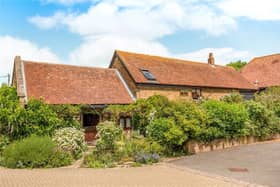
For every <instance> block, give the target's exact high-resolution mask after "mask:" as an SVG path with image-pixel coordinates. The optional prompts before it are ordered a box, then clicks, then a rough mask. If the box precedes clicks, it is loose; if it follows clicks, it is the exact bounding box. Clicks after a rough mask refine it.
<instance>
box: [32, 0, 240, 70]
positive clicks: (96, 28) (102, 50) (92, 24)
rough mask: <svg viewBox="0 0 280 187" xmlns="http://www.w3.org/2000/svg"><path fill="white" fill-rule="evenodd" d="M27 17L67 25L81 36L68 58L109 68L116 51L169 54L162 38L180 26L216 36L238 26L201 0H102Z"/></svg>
mask: <svg viewBox="0 0 280 187" xmlns="http://www.w3.org/2000/svg"><path fill="white" fill-rule="evenodd" d="M29 21H30V22H31V23H33V24H34V25H36V26H37V27H39V28H41V29H51V28H55V27H57V26H61V25H64V26H66V27H68V29H69V30H70V31H71V32H73V33H77V34H79V35H80V36H81V37H82V38H83V43H82V44H81V45H80V46H78V47H77V48H76V49H75V50H74V51H72V52H71V54H70V55H69V61H70V62H71V63H75V64H76V63H79V64H84V65H95V66H105V67H106V66H108V65H109V63H110V59H111V57H112V54H113V51H114V50H115V49H122V50H128V51H135V52H142V53H152V54H156V55H165V56H171V55H172V54H170V52H168V49H167V48H166V47H165V46H164V45H163V44H161V43H160V42H159V41H158V39H159V38H162V37H164V36H167V35H171V34H174V33H175V32H177V31H179V30H201V31H204V32H205V33H206V34H209V35H215V36H218V35H221V34H224V33H227V32H228V31H229V30H232V29H235V28H236V22H235V20H234V19H232V18H231V17H229V16H226V15H225V14H218V13H217V12H216V11H214V10H213V9H212V8H211V7H208V6H205V5H203V4H201V3H199V2H198V1H197V0H189V1H185V0H173V1H170V0H141V1H139V0H129V1H128V0H103V1H101V2H99V3H97V4H93V5H92V6H90V7H89V9H88V10H87V11H86V12H84V13H71V12H70V13H69V12H68V13H63V12H57V13H55V14H53V15H51V16H47V17H43V16H38V15H37V16H34V17H32V18H30V19H29Z"/></svg>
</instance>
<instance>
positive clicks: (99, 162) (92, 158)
mask: <svg viewBox="0 0 280 187" xmlns="http://www.w3.org/2000/svg"><path fill="white" fill-rule="evenodd" d="M116 162H117V161H116V160H115V159H114V157H113V156H112V154H109V153H103V154H101V155H100V154H92V155H87V156H86V157H85V159H84V165H85V166H86V167H89V168H113V167H115V166H116Z"/></svg>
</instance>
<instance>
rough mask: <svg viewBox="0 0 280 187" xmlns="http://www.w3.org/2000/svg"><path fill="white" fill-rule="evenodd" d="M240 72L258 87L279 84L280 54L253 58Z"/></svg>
mask: <svg viewBox="0 0 280 187" xmlns="http://www.w3.org/2000/svg"><path fill="white" fill-rule="evenodd" d="M241 74H242V75H243V76H244V77H245V78H247V79H248V80H249V81H250V82H251V83H253V84H256V86H258V87H259V88H264V87H269V86H277V85H278V86H279V85H280V54H274V55H268V56H263V57H257V58H254V59H253V60H252V61H250V62H249V63H248V64H247V65H246V66H245V67H244V68H242V70H241Z"/></svg>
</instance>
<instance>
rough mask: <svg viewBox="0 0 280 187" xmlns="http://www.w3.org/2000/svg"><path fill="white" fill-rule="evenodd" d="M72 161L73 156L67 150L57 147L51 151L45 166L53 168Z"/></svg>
mask: <svg viewBox="0 0 280 187" xmlns="http://www.w3.org/2000/svg"><path fill="white" fill-rule="evenodd" d="M72 161H73V157H72V155H71V154H70V153H69V152H65V151H62V150H59V149H57V150H56V151H54V152H53V154H52V156H51V157H50V158H49V161H48V165H47V167H51V168H55V167H61V166H67V165H70V164H71V163H72Z"/></svg>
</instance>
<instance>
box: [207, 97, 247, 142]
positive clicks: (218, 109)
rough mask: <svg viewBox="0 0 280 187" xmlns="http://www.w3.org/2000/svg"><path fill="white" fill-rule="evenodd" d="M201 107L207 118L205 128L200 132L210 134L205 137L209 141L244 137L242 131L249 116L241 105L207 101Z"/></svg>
mask: <svg viewBox="0 0 280 187" xmlns="http://www.w3.org/2000/svg"><path fill="white" fill-rule="evenodd" d="M202 107H203V108H204V109H205V110H206V112H207V116H208V122H207V127H206V129H204V130H202V132H203V133H205V132H210V134H209V135H206V137H208V138H209V140H213V139H215V138H233V137H238V136H244V135H246V134H244V129H245V128H246V124H247V122H248V121H249V115H248V112H247V110H246V108H245V107H244V106H243V105H242V104H235V103H225V102H222V101H216V100H208V101H205V102H204V103H203V104H202ZM211 134H212V136H210V135H211ZM206 141H208V140H206Z"/></svg>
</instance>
